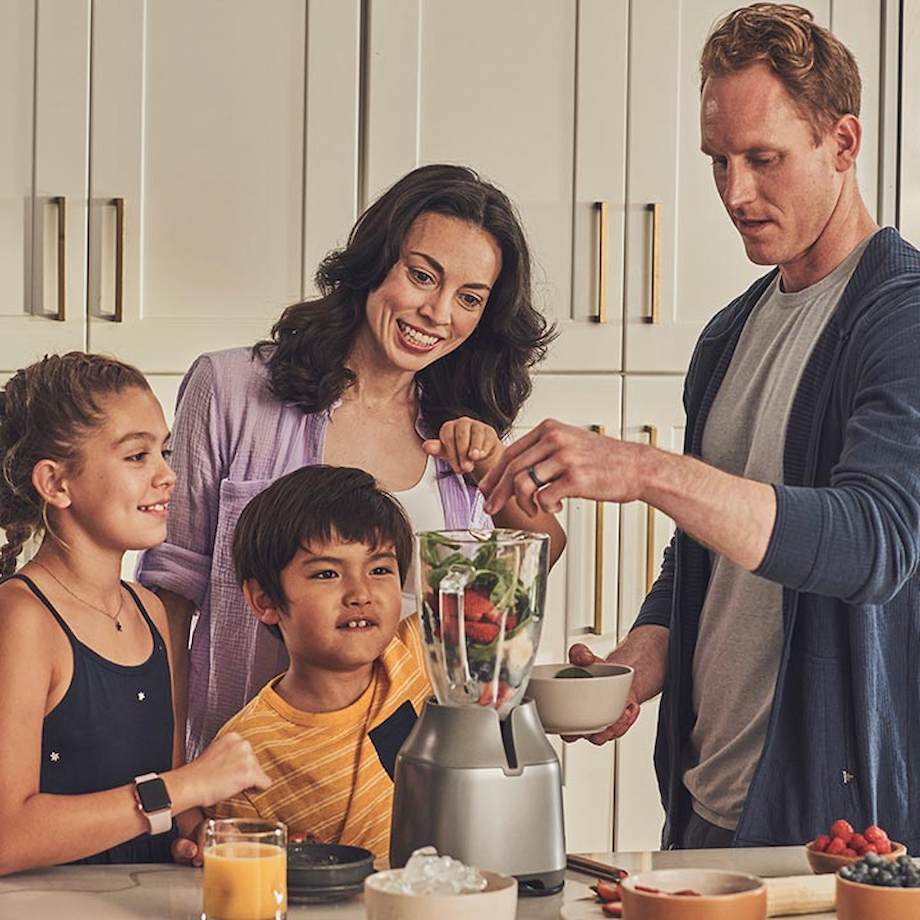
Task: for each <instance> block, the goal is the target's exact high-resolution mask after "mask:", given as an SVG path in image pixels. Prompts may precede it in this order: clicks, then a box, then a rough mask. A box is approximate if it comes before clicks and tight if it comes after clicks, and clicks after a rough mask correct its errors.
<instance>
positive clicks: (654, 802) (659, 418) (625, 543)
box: [613, 376, 684, 850]
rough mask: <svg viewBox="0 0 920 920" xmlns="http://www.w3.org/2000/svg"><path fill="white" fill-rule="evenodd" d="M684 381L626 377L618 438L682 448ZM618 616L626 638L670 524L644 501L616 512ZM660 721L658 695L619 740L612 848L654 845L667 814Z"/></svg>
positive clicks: (657, 844) (668, 535)
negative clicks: (658, 770)
mask: <svg viewBox="0 0 920 920" xmlns="http://www.w3.org/2000/svg"><path fill="white" fill-rule="evenodd" d="M682 391H683V378H681V377H639V376H636V377H627V378H626V382H625V384H624V398H623V438H624V440H627V441H642V442H649V441H651V442H653V443H655V444H657V445H658V447H661V448H664V449H665V450H672V451H674V452H676V453H681V452H682V451H683V443H684V412H683V405H682V400H681V396H682ZM620 532H621V534H622V552H621V553H620V616H619V635H620V638H623V637H624V636H625V635H626V634H627V633H628V632H629V629H630V627H631V626H632V624H633V621H634V620H635V618H636V614H638V612H639V607H640V606H641V605H642V601H643V600H644V599H645V595H646V594H647V593H648V589H649V588H650V587H651V583H652V581H654V579H655V578H657V576H658V570H659V568H660V567H661V557H662V553H663V552H664V548H665V546H667V544H668V542H669V541H670V539H671V534H672V533H673V532H674V525H673V522H672V521H671V520H670V519H669V518H667V517H665V515H663V514H661V513H660V512H659V511H656V510H655V509H654V508H651V507H649V506H648V505H644V504H642V503H641V502H632V503H631V504H628V505H623V506H622V507H621V509H620ZM657 723H658V699H657V698H656V699H654V700H651V701H649V702H648V703H644V704H643V706H642V711H641V712H640V714H639V719H638V721H637V722H636V724H635V725H633V727H632V728H631V729H630V730H629V731H628V732H627V733H626V735H624V736H623V738H622V739H621V740H620V741H618V742H617V745H618V748H619V750H618V751H617V781H616V819H615V836H614V847H613V848H614V849H615V850H657V849H658V848H659V847H660V845H661V828H662V826H663V824H664V811H663V810H662V807H661V799H660V796H659V794H658V782H657V780H656V778H655V767H654V764H653V762H652V755H653V753H654V748H655V734H656V728H657Z"/></svg>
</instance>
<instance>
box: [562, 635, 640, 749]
mask: <svg viewBox="0 0 920 920" xmlns="http://www.w3.org/2000/svg"><path fill="white" fill-rule="evenodd" d="M614 654H615V653H614ZM612 657H613V656H612V655H611V658H612ZM569 661H571V662H572V664H577V665H578V666H579V667H582V668H586V667H588V665H589V664H605V663H607V662H605V661H604V659H603V658H598V657H597V655H595V654H594V652H592V651H591V649H589V648H588V646H587V645H582V644H581V643H580V642H579V643H578V644H576V645H573V646H572V647H571V648H570V649H569ZM607 661H610V659H607ZM634 687H635V683H633V685H632V686H630V688H629V696H627V698H626V708H625V709H624V710H623V715H621V716H620V718H619V719H617V720H616V722H614V723H613V725H608V726H607V727H606V728H605V729H604V730H603V731H602V732H595V733H594V734H593V735H563V736H562V740H563V741H577V740H578V739H579V738H587V740H588V741H590V742H591V743H592V744H597V745H601V744H606V743H607V742H608V741H613V740H614V739H615V738H621V737H622V736H623V735H625V734H626V732H628V731H629V729H630V728H632V725H633V723H634V722H635V721H636V719H638V718H639V708H640V707H639V700H638V698H637V697H636V693H635V690H634Z"/></svg>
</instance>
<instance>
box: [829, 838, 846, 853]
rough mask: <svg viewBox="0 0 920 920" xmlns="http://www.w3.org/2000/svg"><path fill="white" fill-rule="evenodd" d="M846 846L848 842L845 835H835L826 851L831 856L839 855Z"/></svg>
mask: <svg viewBox="0 0 920 920" xmlns="http://www.w3.org/2000/svg"><path fill="white" fill-rule="evenodd" d="M846 848H847V842H846V841H845V840H844V839H843V837H833V838H831V842H830V843H829V844H828V845H827V849H826V850H825V851H824V852H825V853H828V854H829V855H831V856H839V855H840V854H841V853H842V852H843V851H844V850H845V849H846Z"/></svg>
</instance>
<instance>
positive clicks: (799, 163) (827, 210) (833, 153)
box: [700, 64, 845, 266]
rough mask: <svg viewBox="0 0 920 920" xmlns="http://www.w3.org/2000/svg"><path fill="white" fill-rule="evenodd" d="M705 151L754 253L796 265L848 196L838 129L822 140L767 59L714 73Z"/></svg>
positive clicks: (705, 113) (706, 97)
mask: <svg viewBox="0 0 920 920" xmlns="http://www.w3.org/2000/svg"><path fill="white" fill-rule="evenodd" d="M700 128H701V135H702V144H701V147H702V150H703V153H705V154H706V155H707V156H709V157H710V158H711V159H712V174H713V178H714V179H715V183H716V188H717V189H718V190H719V196H720V197H721V199H722V202H723V204H724V205H725V209H726V211H728V214H729V217H731V219H732V222H733V223H734V224H735V226H736V227H737V228H738V232H739V233H740V234H741V238H742V240H743V241H744V248H745V250H746V251H747V255H748V258H749V259H750V260H751V261H752V262H754V263H756V264H758V265H780V266H791V265H792V264H794V263H795V262H797V260H799V259H801V258H803V257H805V256H807V255H808V253H809V251H810V249H811V247H812V246H814V244H815V242H816V241H817V240H818V238H819V237H820V236H821V234H822V233H823V232H824V230H825V228H826V227H827V225H828V222H829V221H830V219H831V216H832V215H833V213H834V208H835V207H836V206H837V203H838V199H839V197H840V190H841V187H842V185H843V178H844V175H845V173H844V172H843V171H841V170H839V169H838V166H837V148H836V137H835V134H834V132H825V133H824V134H823V135H822V139H821V141H820V143H819V144H817V145H816V144H815V133H814V129H813V127H812V125H811V124H810V123H809V122H807V121H806V120H805V119H804V118H803V117H802V115H801V113H800V112H799V110H798V109H797V108H796V107H795V105H794V104H793V102H792V99H791V98H790V96H789V93H788V92H787V90H786V88H785V87H784V86H783V84H782V82H781V81H780V79H779V78H778V77H777V76H776V75H775V74H774V73H773V72H772V71H771V70H770V68H769V67H768V66H767V65H766V64H754V65H752V66H750V67H748V68H746V69H745V70H742V71H740V72H739V73H736V74H731V75H729V76H724V77H710V78H709V79H708V80H707V81H706V84H705V86H704V87H703V95H702V100H701V108H700Z"/></svg>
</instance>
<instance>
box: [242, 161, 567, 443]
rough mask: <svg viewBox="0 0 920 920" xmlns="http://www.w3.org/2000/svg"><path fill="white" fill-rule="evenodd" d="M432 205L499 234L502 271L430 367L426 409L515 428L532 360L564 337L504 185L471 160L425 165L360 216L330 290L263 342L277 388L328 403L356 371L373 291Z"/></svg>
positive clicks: (280, 393) (423, 384)
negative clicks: (351, 359) (547, 312)
mask: <svg viewBox="0 0 920 920" xmlns="http://www.w3.org/2000/svg"><path fill="white" fill-rule="evenodd" d="M422 214H443V215H446V216H448V217H456V218H459V219H460V220H464V221H468V222H469V223H471V224H474V225H475V226H477V227H481V228H482V229H483V230H485V231H486V232H487V233H489V234H491V235H492V236H493V237H494V238H495V240H496V242H497V243H498V245H499V247H500V248H501V254H502V267H501V272H500V274H499V276H498V278H497V280H496V282H495V284H494V285H493V287H492V291H491V293H490V295H489V300H488V303H487V304H486V308H485V311H484V312H483V315H482V318H481V319H480V321H479V324H478V325H477V326H476V329H475V331H474V332H473V334H472V335H471V336H470V338H469V339H468V340H467V341H466V342H464V343H463V345H461V346H460V347H459V348H458V349H456V350H455V351H452V352H450V353H449V354H447V355H445V356H444V357H443V358H439V359H438V360H437V361H435V362H433V363H432V364H430V365H429V366H428V367H426V368H424V369H423V370H421V371H420V372H419V373H418V374H417V376H416V380H417V383H418V384H419V399H420V402H421V411H422V416H423V417H424V419H425V421H426V422H427V423H428V425H430V426H431V427H432V428H433V429H434V430H435V431H437V430H438V429H439V428H440V427H441V425H442V424H443V423H444V422H446V421H448V420H450V419H452V418H457V417H458V416H461V415H468V416H471V417H473V418H478V419H480V420H481V421H483V422H486V423H488V424H489V425H491V426H492V427H493V428H495V430H496V431H497V432H498V433H499V434H500V435H504V434H506V433H507V432H508V430H509V429H510V427H511V424H512V422H513V421H514V419H515V417H516V416H517V413H518V411H519V410H520V408H521V406H522V405H523V404H524V401H525V400H526V399H527V397H528V396H529V395H530V390H531V383H530V375H529V373H528V371H529V369H530V368H531V367H532V366H533V365H534V364H536V363H537V362H538V361H540V360H541V359H542V358H543V356H544V355H545V353H546V348H547V346H548V345H549V343H550V341H552V339H553V338H554V335H555V333H554V330H553V329H552V328H548V327H547V323H546V320H545V319H544V318H543V316H542V314H541V313H540V312H539V311H538V310H536V309H535V307H534V305H533V302H532V293H531V279H530V251H529V249H528V247H527V240H526V239H525V236H524V231H523V229H522V227H521V223H520V220H519V219H518V216H517V214H516V212H515V209H514V206H513V205H512V204H511V202H510V201H509V199H508V197H507V195H505V194H504V192H501V191H499V189H497V188H496V187H495V186H494V185H491V184H490V183H488V182H485V181H483V180H482V179H480V178H479V176H478V175H477V174H476V173H475V172H473V170H471V169H469V168H467V167H465V166H449V165H434V166H422V167H420V168H418V169H415V170H413V171H412V172H410V173H409V174H408V175H406V176H404V177H403V178H402V179H400V180H399V181H398V182H397V183H396V184H395V185H393V186H392V187H391V188H389V189H388V190H387V191H386V192H384V194H383V195H381V196H380V198H378V199H377V200H376V201H375V202H374V203H373V204H372V205H371V206H370V207H369V208H368V209H367V210H366V211H365V212H364V213H363V214H362V215H361V216H360V217H359V218H358V221H357V223H356V224H355V226H354V227H353V228H352V231H351V233H350V234H349V237H348V243H347V244H346V246H345V248H344V249H341V250H337V251H335V252H332V253H330V254H329V255H328V256H326V258H325V259H323V261H322V262H321V263H320V266H319V268H318V270H317V272H316V284H317V286H318V287H319V289H320V291H321V292H322V296H321V297H319V298H318V299H316V300H309V301H305V302H303V303H297V304H293V305H292V306H290V307H288V308H287V309H286V310H285V311H284V313H282V314H281V317H280V319H279V320H278V321H277V322H276V323H275V325H274V326H273V327H272V331H271V338H270V339H266V340H263V341H261V342H258V343H257V344H256V345H255V346H254V348H253V352H254V354H255V355H256V356H257V357H259V358H260V359H262V360H263V361H264V362H265V363H266V365H267V367H268V371H269V386H270V389H271V392H272V393H273V395H274V396H275V397H276V398H277V399H280V400H282V401H284V402H288V403H292V404H294V405H296V406H299V407H300V408H301V409H302V410H303V411H304V412H310V413H312V412H318V411H321V410H323V409H327V408H328V407H329V406H330V405H332V403H333V402H335V400H336V399H338V398H339V396H341V394H342V392H343V391H344V390H345V389H346V388H347V387H348V386H350V385H351V384H352V383H354V381H355V374H354V373H353V372H352V371H351V370H349V369H348V368H347V367H346V366H345V362H346V360H347V358H348V355H349V353H350V352H351V349H352V346H353V344H354V342H355V339H356V337H357V335H358V332H359V330H360V328H361V324H362V323H363V321H364V311H365V301H366V299H367V295H368V294H369V293H370V292H371V291H373V290H374V289H375V288H377V287H379V286H380V284H382V283H383V280H384V278H386V276H387V273H388V272H389V271H390V269H391V268H392V267H393V265H394V264H396V262H397V261H398V260H399V258H400V254H401V249H402V245H403V240H404V239H405V237H406V234H407V233H408V232H409V228H410V227H411V226H412V224H413V222H414V221H415V220H416V219H417V218H418V217H420V216H421V215H422Z"/></svg>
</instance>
